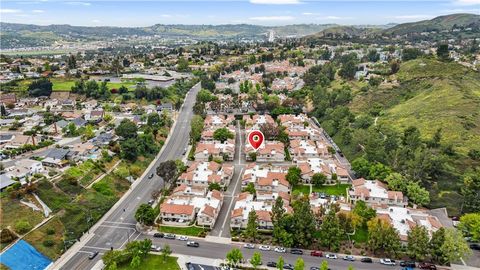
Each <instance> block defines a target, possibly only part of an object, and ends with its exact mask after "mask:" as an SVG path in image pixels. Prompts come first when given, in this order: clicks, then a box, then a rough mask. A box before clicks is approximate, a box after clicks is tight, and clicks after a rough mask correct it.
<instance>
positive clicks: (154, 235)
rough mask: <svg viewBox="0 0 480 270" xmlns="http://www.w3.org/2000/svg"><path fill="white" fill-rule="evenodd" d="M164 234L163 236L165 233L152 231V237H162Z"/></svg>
mask: <svg viewBox="0 0 480 270" xmlns="http://www.w3.org/2000/svg"><path fill="white" fill-rule="evenodd" d="M164 236H165V234H164V233H161V232H160V233H159V232H157V233H154V234H153V237H156V238H163V237H164Z"/></svg>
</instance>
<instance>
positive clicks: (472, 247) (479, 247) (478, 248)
mask: <svg viewBox="0 0 480 270" xmlns="http://www.w3.org/2000/svg"><path fill="white" fill-rule="evenodd" d="M470 248H471V249H474V250H480V244H479V243H474V244H470Z"/></svg>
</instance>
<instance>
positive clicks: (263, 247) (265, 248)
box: [258, 245, 270, 251]
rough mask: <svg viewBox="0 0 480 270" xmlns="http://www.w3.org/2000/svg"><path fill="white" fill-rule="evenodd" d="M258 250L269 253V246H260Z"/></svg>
mask: <svg viewBox="0 0 480 270" xmlns="http://www.w3.org/2000/svg"><path fill="white" fill-rule="evenodd" d="M258 249H260V250H263V251H269V250H270V246H266V245H261V246H260V247H259V248H258Z"/></svg>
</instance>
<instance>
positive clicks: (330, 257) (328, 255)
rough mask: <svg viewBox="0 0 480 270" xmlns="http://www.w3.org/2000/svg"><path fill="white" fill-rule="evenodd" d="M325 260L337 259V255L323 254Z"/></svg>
mask: <svg viewBox="0 0 480 270" xmlns="http://www.w3.org/2000/svg"><path fill="white" fill-rule="evenodd" d="M325 258H327V259H336V258H337V255H336V254H331V253H327V254H325Z"/></svg>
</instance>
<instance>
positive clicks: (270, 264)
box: [267, 262, 277, 267]
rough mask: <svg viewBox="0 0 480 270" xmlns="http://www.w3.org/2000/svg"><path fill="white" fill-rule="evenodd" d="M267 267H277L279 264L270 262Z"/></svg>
mask: <svg viewBox="0 0 480 270" xmlns="http://www.w3.org/2000/svg"><path fill="white" fill-rule="evenodd" d="M267 266H269V267H277V263H276V262H268V263H267Z"/></svg>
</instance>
